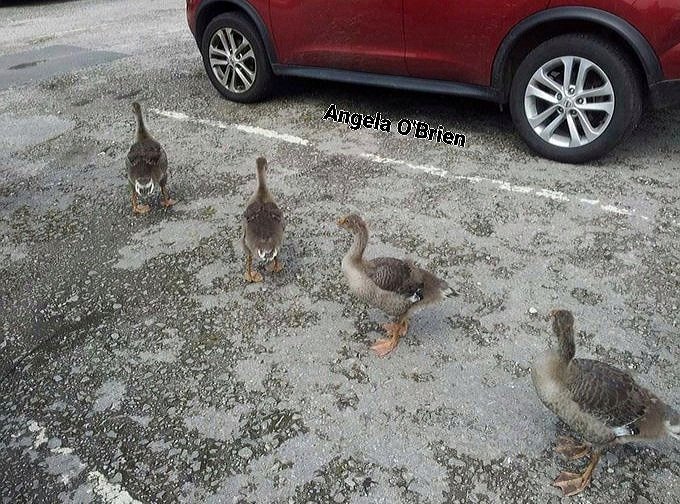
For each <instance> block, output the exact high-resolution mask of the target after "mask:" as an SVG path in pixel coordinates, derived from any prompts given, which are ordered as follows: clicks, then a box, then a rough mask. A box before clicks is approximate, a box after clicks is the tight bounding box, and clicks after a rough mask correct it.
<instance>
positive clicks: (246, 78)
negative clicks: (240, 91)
mask: <svg viewBox="0 0 680 504" xmlns="http://www.w3.org/2000/svg"><path fill="white" fill-rule="evenodd" d="M234 70H235V71H236V73H237V74H238V76H239V79H241V82H243V84H244V85H245V87H246V88H249V87H250V86H252V85H253V80H254V79H253V77H255V72H252V71H250V70H248V69H247V68H246V67H245V66H244V65H243V64H242V63H236V66H235V67H234Z"/></svg>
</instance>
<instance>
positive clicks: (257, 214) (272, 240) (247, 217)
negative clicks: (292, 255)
mask: <svg viewBox="0 0 680 504" xmlns="http://www.w3.org/2000/svg"><path fill="white" fill-rule="evenodd" d="M267 172H268V165H267V160H266V159H265V158H263V157H260V158H257V170H256V174H257V188H256V189H255V192H254V193H253V195H252V196H251V197H250V199H249V200H248V204H247V206H246V210H245V212H244V213H243V219H242V225H243V235H242V237H241V245H242V246H243V249H244V250H245V252H246V273H245V278H246V280H247V281H248V282H261V281H262V280H263V278H262V275H261V274H260V273H258V272H257V271H255V270H253V257H254V256H256V255H257V257H258V258H259V259H260V260H261V261H264V262H265V263H266V265H267V269H268V270H270V271H273V272H275V273H278V272H279V271H281V270H282V269H283V265H282V264H281V261H280V260H279V250H280V248H281V243H282V241H283V232H284V230H285V227H286V221H285V218H284V216H283V212H281V209H280V208H279V207H278V206H277V204H276V201H275V200H274V197H273V196H272V194H271V192H269V188H268V187H267Z"/></svg>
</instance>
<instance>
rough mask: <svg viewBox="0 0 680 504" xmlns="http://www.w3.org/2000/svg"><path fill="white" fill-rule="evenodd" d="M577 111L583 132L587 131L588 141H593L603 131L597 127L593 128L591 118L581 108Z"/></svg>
mask: <svg viewBox="0 0 680 504" xmlns="http://www.w3.org/2000/svg"><path fill="white" fill-rule="evenodd" d="M576 112H577V114H578V119H579V122H580V123H581V127H582V128H583V132H584V133H585V135H586V138H587V139H588V141H593V140H595V139H596V138H597V137H599V136H600V133H601V131H598V130H597V129H595V128H593V125H592V124H590V119H588V116H587V115H586V114H585V113H584V112H582V111H580V110H576Z"/></svg>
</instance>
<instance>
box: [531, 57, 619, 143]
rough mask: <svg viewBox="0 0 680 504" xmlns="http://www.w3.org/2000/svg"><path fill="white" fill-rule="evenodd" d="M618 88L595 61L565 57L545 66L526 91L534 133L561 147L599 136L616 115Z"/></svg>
mask: <svg viewBox="0 0 680 504" xmlns="http://www.w3.org/2000/svg"><path fill="white" fill-rule="evenodd" d="M614 98H615V97H614V89H613V87H612V84H611V82H610V79H609V77H608V76H607V75H606V74H605V72H604V71H603V70H602V69H601V68H600V67H599V66H598V65H596V64H595V63H593V62H592V61H590V60H588V59H586V58H582V57H577V56H563V57H560V58H555V59H552V60H550V61H548V62H547V63H545V64H544V65H542V66H541V67H540V68H539V69H538V70H536V72H535V73H534V74H533V76H532V77H531V79H530V80H529V83H528V85H527V87H526V90H525V93H524V113H525V114H526V118H527V121H528V122H529V125H530V126H531V128H533V130H534V132H535V133H536V134H537V135H538V136H539V137H541V138H542V139H543V140H544V141H546V142H548V143H550V144H551V145H555V146H558V147H569V148H573V147H581V146H583V145H586V144H589V143H590V142H592V141H593V140H595V139H597V138H598V137H599V136H600V135H601V134H602V133H603V132H604V131H605V130H606V129H607V127H608V126H609V123H610V122H611V119H612V116H613V114H614V105H615V99H614Z"/></svg>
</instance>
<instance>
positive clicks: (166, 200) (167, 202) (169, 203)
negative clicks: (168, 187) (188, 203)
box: [161, 198, 176, 208]
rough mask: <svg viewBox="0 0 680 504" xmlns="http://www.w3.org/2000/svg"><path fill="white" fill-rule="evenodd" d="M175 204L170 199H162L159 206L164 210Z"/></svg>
mask: <svg viewBox="0 0 680 504" xmlns="http://www.w3.org/2000/svg"><path fill="white" fill-rule="evenodd" d="M175 203H176V201H175V200H174V199H172V198H168V199H164V200H162V201H161V205H163V206H164V207H165V208H170V207H171V206H172V205H174V204H175Z"/></svg>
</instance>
